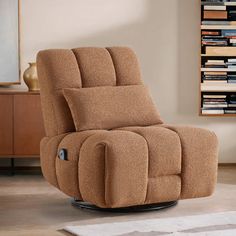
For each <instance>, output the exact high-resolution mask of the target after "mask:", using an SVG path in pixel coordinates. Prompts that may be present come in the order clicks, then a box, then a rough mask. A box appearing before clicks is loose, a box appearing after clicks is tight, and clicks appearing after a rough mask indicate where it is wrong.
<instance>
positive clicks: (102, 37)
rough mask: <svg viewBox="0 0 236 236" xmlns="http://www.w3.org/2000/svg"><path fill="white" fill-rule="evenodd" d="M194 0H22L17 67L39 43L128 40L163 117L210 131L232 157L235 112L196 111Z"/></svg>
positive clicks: (235, 153) (235, 156) (223, 154)
mask: <svg viewBox="0 0 236 236" xmlns="http://www.w3.org/2000/svg"><path fill="white" fill-rule="evenodd" d="M199 2H200V1H199V0H168V1H167V0H166V1H161V0H40V1H39V0H22V36H21V42H22V70H24V69H25V68H26V66H27V62H30V61H34V60H35V55H36V53H37V51H38V50H40V49H45V48H72V47H81V46H111V45H128V46H131V47H132V48H133V49H134V50H135V51H136V52H137V54H138V57H139V58H140V62H141V67H142V72H143V79H144V81H145V83H146V84H148V85H149V86H150V88H151V91H152V95H153V97H154V99H155V101H156V103H157V105H158V108H159V110H160V112H161V114H162V117H163V119H164V120H165V121H166V122H169V123H177V124H180V123H181V124H189V125H195V126H199V127H205V128H208V129H211V130H213V131H215V132H216V134H217V135H218V137H219V141H220V161H221V162H236V118H204V117H199V116H198V96H199V94H198V80H199V51H200V42H199V21H200V17H199V14H200V12H199V9H200V8H199ZM22 86H24V85H22Z"/></svg>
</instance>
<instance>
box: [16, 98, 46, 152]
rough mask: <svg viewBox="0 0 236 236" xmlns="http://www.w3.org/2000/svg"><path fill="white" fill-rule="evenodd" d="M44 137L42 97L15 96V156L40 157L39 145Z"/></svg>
mask: <svg viewBox="0 0 236 236" xmlns="http://www.w3.org/2000/svg"><path fill="white" fill-rule="evenodd" d="M43 136H44V127H43V119H42V113H41V104H40V96H39V95H38V94H16V95H14V154H15V155H22V156H25V155H26V156H27V155H29V156H30V155H39V144H40V140H41V139H42V137H43Z"/></svg>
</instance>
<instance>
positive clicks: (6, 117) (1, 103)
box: [0, 94, 13, 155]
mask: <svg viewBox="0 0 236 236" xmlns="http://www.w3.org/2000/svg"><path fill="white" fill-rule="evenodd" d="M10 154H13V96H12V95H9V94H5V95H0V155H10Z"/></svg>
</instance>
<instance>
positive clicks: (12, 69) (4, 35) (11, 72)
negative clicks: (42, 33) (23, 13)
mask: <svg viewBox="0 0 236 236" xmlns="http://www.w3.org/2000/svg"><path fill="white" fill-rule="evenodd" d="M20 77H21V76H20V0H0V85H11V84H20Z"/></svg>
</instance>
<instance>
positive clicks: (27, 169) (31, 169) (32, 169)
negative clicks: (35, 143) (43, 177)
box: [0, 166, 42, 175]
mask: <svg viewBox="0 0 236 236" xmlns="http://www.w3.org/2000/svg"><path fill="white" fill-rule="evenodd" d="M0 173H1V174H3V175H6V174H9V173H10V174H11V175H15V174H42V170H41V167H40V166H14V168H12V167H10V166H0Z"/></svg>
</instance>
